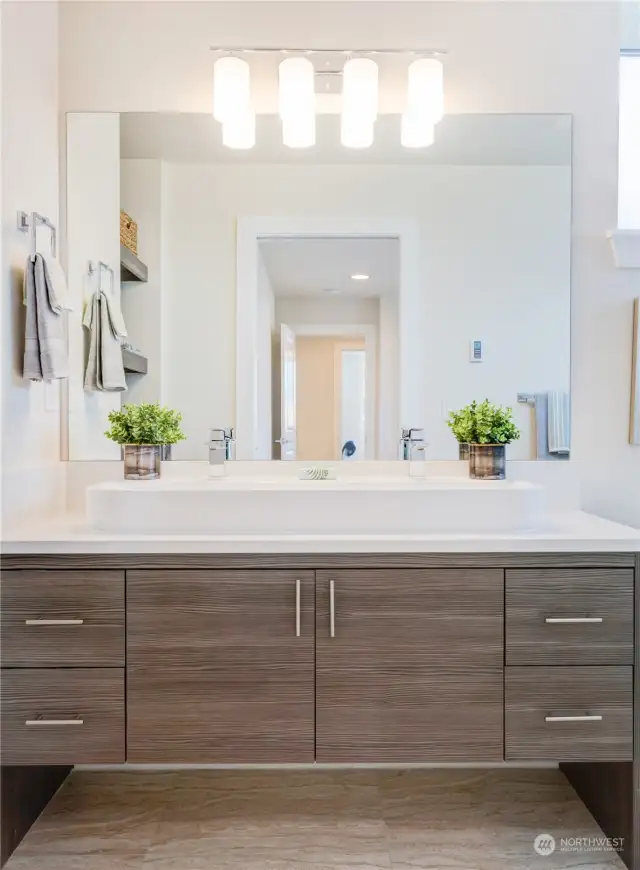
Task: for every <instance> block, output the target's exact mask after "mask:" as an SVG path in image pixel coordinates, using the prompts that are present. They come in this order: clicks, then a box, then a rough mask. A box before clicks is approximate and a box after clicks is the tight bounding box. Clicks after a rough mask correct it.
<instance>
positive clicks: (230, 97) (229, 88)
mask: <svg viewBox="0 0 640 870" xmlns="http://www.w3.org/2000/svg"><path fill="white" fill-rule="evenodd" d="M213 117H214V118H215V119H216V120H217V121H220V122H221V123H222V142H223V144H224V145H226V146H227V148H238V149H246V148H253V146H254V145H255V143H256V116H255V113H254V111H253V109H252V108H251V70H250V68H249V64H248V63H247V62H246V60H242V59H241V58H239V57H221V58H218V60H217V61H216V62H215V64H214V66H213Z"/></svg>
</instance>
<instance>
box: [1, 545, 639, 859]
mask: <svg viewBox="0 0 640 870" xmlns="http://www.w3.org/2000/svg"><path fill="white" fill-rule="evenodd" d="M2 567H3V572H2V574H3V576H2V583H3V613H2V654H3V671H2V752H3V764H5V765H11V766H12V767H8V768H4V769H3V777H4V776H5V775H6V776H7V777H8V776H13V777H14V781H15V777H16V771H22V775H23V777H25V778H27V779H28V778H31V781H32V782H34V783H36V782H37V783H40V790H41V791H42V792H44V793H46V792H47V791H48V792H49V793H52V792H53V791H54V790H55V788H56V787H57V785H58V783H59V780H60V779H61V778H62V777H64V775H65V774H66V771H67V770H68V769H69V767H70V766H71V765H74V764H120V763H123V762H128V763H132V764H135V763H144V764H167V763H176V764H194V765H202V764H232V763H245V764H262V763H282V764H310V763H314V762H316V763H318V764H330V763H344V764H354V763H365V764H377V763H392V764H398V765H400V766H401V765H403V764H412V763H445V762H458V763H477V762H488V763H491V762H493V763H499V762H502V761H503V760H504V761H507V762H515V763H518V762H523V763H528V762H535V761H543V762H559V763H560V765H561V768H562V770H563V771H564V773H565V774H566V776H567V777H568V778H569V780H570V782H571V783H572V784H573V786H574V788H575V789H576V790H577V791H578V793H579V795H580V796H581V797H582V799H583V800H584V802H585V803H586V804H587V806H588V807H589V809H590V810H591V812H592V813H593V814H594V816H595V817H596V820H597V821H598V822H599V824H600V825H601V826H602V827H603V829H604V830H605V833H606V834H607V835H609V836H611V837H623V838H624V852H623V857H624V860H625V861H626V863H627V866H629V867H637V866H638V851H639V848H640V842H639V838H638V815H639V813H640V806H639V805H638V788H639V774H638V767H639V760H638V756H639V749H640V746H639V744H640V724H639V722H638V715H637V713H636V717H635V722H634V712H633V711H634V679H635V686H636V688H635V693H636V710H637V698H638V648H639V644H638V638H637V633H638V624H637V621H636V625H635V632H636V638H635V642H634V618H633V614H634V612H635V613H637V612H638V595H639V587H640V582H639V577H640V555H639V554H635V553H631V552H626V553H625V552H621V553H604V554H601V553H556V554H541V553H530V554H527V553H520V554H508V553H499V554H491V553H458V554H437V553H432V554H409V555H405V554H396V555H380V554H348V555H346V554H342V555H322V554H316V555H293V554H274V555H269V556H268V555H264V554H255V555H212V554H204V555H196V554H183V555H179V554H171V555H153V554H150V555H141V554H133V555H103V556H99V557H96V556H89V555H86V556H84V555H66V556H65V555H60V556H55V555H42V556H37V555H15V556H5V557H4V558H3V561H2ZM634 595H635V609H634ZM634 657H635V662H634ZM634 667H635V670H634ZM634 674H635V678H634ZM58 766H60V767H58ZM5 771H13V773H11V774H9V773H6V774H5ZM56 771H58V772H59V773H57V774H56ZM43 772H44V773H43ZM47 772H49V773H47ZM634 801H635V806H634ZM42 802H43V803H46V795H45V797H44V798H43V801H42ZM4 805H5V806H6V805H7V801H6V800H5V802H4ZM37 812H38V810H37V809H36V810H35V811H34V812H33V815H34V816H35V815H37ZM634 861H635V863H634Z"/></svg>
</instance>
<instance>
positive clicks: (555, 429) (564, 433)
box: [547, 390, 571, 453]
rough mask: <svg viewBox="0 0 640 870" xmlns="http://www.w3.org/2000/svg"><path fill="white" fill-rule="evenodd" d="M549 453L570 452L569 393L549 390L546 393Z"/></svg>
mask: <svg viewBox="0 0 640 870" xmlns="http://www.w3.org/2000/svg"><path fill="white" fill-rule="evenodd" d="M547 407H548V412H547V426H548V435H547V437H548V439H549V453H570V452H571V402H570V400H569V393H566V392H564V391H563V390H551V391H550V392H549V393H548V394H547Z"/></svg>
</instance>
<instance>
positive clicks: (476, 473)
mask: <svg viewBox="0 0 640 870" xmlns="http://www.w3.org/2000/svg"><path fill="white" fill-rule="evenodd" d="M506 468H507V465H506V456H505V445H504V444H470V445H469V477H473V478H474V479H476V480H504V479H505V476H506Z"/></svg>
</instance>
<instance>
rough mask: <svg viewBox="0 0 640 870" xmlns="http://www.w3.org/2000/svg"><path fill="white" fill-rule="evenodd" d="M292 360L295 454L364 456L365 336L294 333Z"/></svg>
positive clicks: (318, 457)
mask: <svg viewBox="0 0 640 870" xmlns="http://www.w3.org/2000/svg"><path fill="white" fill-rule="evenodd" d="M296 359H297V376H296V417H297V440H298V452H297V458H298V459H302V460H309V461H312V460H336V459H343V458H344V459H364V457H365V454H366V374H365V373H366V362H365V361H366V350H365V342H364V337H358V336H353V337H349V336H345V337H342V336H335V335H325V336H306V335H305V336H299V337H298V340H297V347H296ZM345 445H346V447H345Z"/></svg>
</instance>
